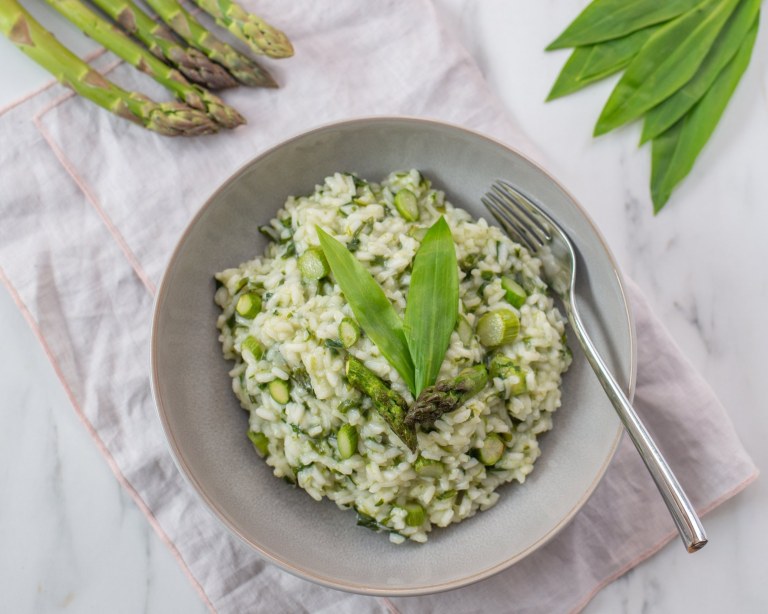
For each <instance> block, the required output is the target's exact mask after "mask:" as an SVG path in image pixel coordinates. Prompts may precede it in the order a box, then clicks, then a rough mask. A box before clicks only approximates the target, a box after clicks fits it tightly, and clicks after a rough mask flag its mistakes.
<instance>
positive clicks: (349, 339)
mask: <svg viewBox="0 0 768 614" xmlns="http://www.w3.org/2000/svg"><path fill="white" fill-rule="evenodd" d="M359 338H360V326H358V324H357V322H355V321H354V320H353V319H352V318H344V319H343V320H342V321H341V323H340V324H339V339H340V340H341V343H342V345H343V346H344V347H345V348H351V347H352V346H353V345H355V343H357V340H358V339H359Z"/></svg>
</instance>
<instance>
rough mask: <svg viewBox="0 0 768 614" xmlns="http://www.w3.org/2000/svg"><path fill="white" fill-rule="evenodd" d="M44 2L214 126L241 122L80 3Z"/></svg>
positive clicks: (67, 0) (217, 100)
mask: <svg viewBox="0 0 768 614" xmlns="http://www.w3.org/2000/svg"><path fill="white" fill-rule="evenodd" d="M46 2H48V4H50V5H51V6H52V7H53V8H55V9H56V10H57V11H58V12H59V13H61V14H62V15H63V16H64V17H66V18H67V19H69V20H70V21H71V22H72V23H73V24H75V25H76V26H77V27H78V28H79V29H80V30H81V31H82V32H83V33H84V34H86V35H87V36H90V37H91V38H92V39H93V40H95V41H96V42H98V43H100V44H102V45H104V46H105V47H106V48H107V49H109V50H110V51H112V52H114V53H115V54H116V55H118V56H119V57H121V58H123V59H124V60H125V61H126V62H128V63H129V64H131V65H133V66H135V67H136V68H138V69H139V70H141V71H144V72H145V73H147V74H148V75H150V76H151V77H152V78H153V79H154V80H155V81H157V82H158V83H160V84H162V85H164V86H165V87H166V88H168V89H169V90H170V91H171V92H173V94H174V95H175V96H176V97H177V98H178V99H179V100H181V101H182V102H185V103H186V104H187V105H189V106H190V107H192V108H193V109H198V110H200V111H203V112H205V113H206V114H208V115H209V116H210V117H211V118H212V119H214V120H215V121H216V123H218V124H220V125H222V126H224V127H225V128H234V127H236V126H239V125H240V124H243V123H245V119H243V116H242V115H240V113H238V112H237V111H235V109H233V108H232V107H230V106H228V105H227V104H226V103H224V101H223V100H221V99H220V98H219V97H218V96H214V95H213V94H211V93H210V92H209V91H208V90H205V89H203V88H202V87H200V86H198V85H193V84H192V83H190V82H189V81H187V80H186V79H185V78H184V76H183V75H182V74H181V73H180V72H179V71H178V70H176V69H175V68H171V67H170V66H168V65H167V64H164V63H163V62H161V61H160V60H158V59H157V58H156V57H155V56H154V55H152V54H151V53H150V52H149V51H147V50H146V49H144V47H142V46H141V45H139V44H137V43H135V42H133V41H132V40H131V39H130V38H128V36H126V35H125V34H123V33H122V32H121V31H120V30H119V29H118V28H117V27H115V26H113V25H112V24H111V23H110V22H108V21H107V20H106V19H103V18H102V17H100V16H99V15H97V14H96V13H95V12H94V11H92V10H91V9H89V8H88V7H87V6H86V5H85V4H83V2H82V1H81V0H46Z"/></svg>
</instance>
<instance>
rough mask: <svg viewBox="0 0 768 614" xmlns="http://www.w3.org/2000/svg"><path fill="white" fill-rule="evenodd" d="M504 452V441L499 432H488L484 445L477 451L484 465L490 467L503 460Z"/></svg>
mask: <svg viewBox="0 0 768 614" xmlns="http://www.w3.org/2000/svg"><path fill="white" fill-rule="evenodd" d="M503 454H504V441H503V440H502V439H501V437H500V436H499V435H498V433H488V435H487V436H486V438H485V440H484V441H483V447H482V448H479V449H478V451H477V456H478V458H479V459H480V462H481V463H483V465H486V466H488V467H490V466H491V465H495V464H496V463H498V462H499V461H500V460H501V457H502V455H503Z"/></svg>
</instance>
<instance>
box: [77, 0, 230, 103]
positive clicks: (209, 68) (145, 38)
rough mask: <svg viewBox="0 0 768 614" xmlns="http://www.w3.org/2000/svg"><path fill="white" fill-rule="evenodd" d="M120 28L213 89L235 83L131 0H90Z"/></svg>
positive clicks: (186, 74) (180, 69) (219, 67)
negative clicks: (180, 41)
mask: <svg viewBox="0 0 768 614" xmlns="http://www.w3.org/2000/svg"><path fill="white" fill-rule="evenodd" d="M92 2H93V4H95V5H96V6H98V7H99V8H100V9H101V10H102V11H104V12H105V13H106V14H107V15H108V16H109V17H110V18H111V19H113V20H114V21H116V22H117V23H118V24H120V25H121V26H122V28H123V29H124V30H125V31H126V32H128V33H129V34H132V35H133V36H135V37H136V38H138V39H139V40H140V41H141V42H142V43H144V45H145V46H146V47H147V49H149V50H150V51H151V52H152V53H153V54H154V55H155V56H156V57H158V58H160V59H161V60H162V59H165V60H166V61H167V62H169V63H170V64H171V65H172V66H175V67H176V68H177V69H178V70H179V71H180V72H181V73H182V74H183V75H184V76H185V77H186V78H187V79H189V80H190V81H194V82H195V83H199V84H200V85H202V86H204V87H207V88H209V89H212V90H223V89H225V88H228V87H236V86H237V81H236V80H235V78H234V77H233V76H232V75H230V74H229V73H228V72H227V71H226V70H224V68H223V67H221V66H219V65H218V64H216V63H215V62H212V61H211V60H209V59H208V58H207V57H206V56H205V55H204V54H202V53H201V52H200V51H198V50H197V49H194V48H192V47H185V46H184V45H182V44H180V43H179V42H178V40H177V39H176V37H175V36H174V35H173V32H171V31H170V30H169V29H168V28H167V27H166V26H165V25H164V24H162V23H158V22H156V21H155V20H154V19H152V18H151V17H150V16H149V15H147V14H146V13H145V12H144V11H142V10H141V9H140V8H139V7H138V6H136V5H135V4H134V3H133V0H92Z"/></svg>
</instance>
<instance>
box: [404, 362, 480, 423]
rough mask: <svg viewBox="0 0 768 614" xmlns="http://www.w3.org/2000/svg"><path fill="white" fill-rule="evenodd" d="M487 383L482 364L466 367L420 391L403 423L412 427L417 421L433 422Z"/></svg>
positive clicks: (456, 407) (465, 400) (458, 405)
mask: <svg viewBox="0 0 768 614" xmlns="http://www.w3.org/2000/svg"><path fill="white" fill-rule="evenodd" d="M487 383H488V371H486V369H485V367H484V366H483V365H477V366H474V367H468V368H467V369H464V370H462V371H461V372H460V373H459V374H458V375H457V376H456V377H455V378H453V379H450V380H440V381H439V382H437V383H436V384H435V385H434V386H428V387H427V388H425V389H424V390H422V391H421V394H420V395H419V398H418V399H416V402H415V403H414V404H413V405H411V408H410V409H409V410H408V413H407V414H406V416H405V424H406V426H408V427H411V428H413V427H414V426H415V425H416V424H417V423H418V424H424V425H431V424H434V422H435V420H437V419H438V418H439V417H440V416H442V415H443V414H446V413H448V412H451V411H453V410H455V409H458V408H459V407H461V406H462V405H463V404H464V403H466V402H467V401H468V400H469V399H470V398H471V397H473V396H475V395H476V394H477V393H478V392H480V391H481V390H482V389H483V388H485V385H486V384H487Z"/></svg>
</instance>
